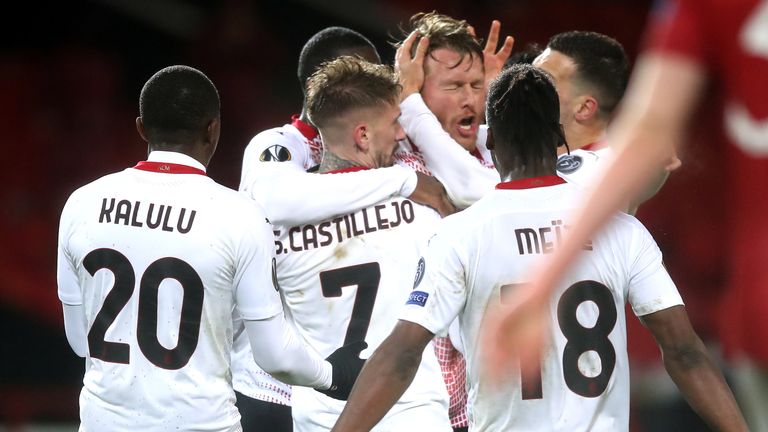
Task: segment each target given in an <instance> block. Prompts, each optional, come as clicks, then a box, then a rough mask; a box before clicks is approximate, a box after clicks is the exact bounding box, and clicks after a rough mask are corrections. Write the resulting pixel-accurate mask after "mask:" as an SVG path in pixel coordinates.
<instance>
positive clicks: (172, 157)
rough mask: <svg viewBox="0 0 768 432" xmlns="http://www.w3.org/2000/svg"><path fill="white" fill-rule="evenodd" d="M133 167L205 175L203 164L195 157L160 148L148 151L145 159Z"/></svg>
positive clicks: (171, 172)
mask: <svg viewBox="0 0 768 432" xmlns="http://www.w3.org/2000/svg"><path fill="white" fill-rule="evenodd" d="M134 168H135V169H140V170H143V171H153V172H161V173H167V174H200V175H206V173H205V166H204V165H203V164H201V163H200V162H199V161H198V160H196V159H195V158H193V157H191V156H188V155H185V154H184V153H177V152H169V151H162V150H155V151H153V152H151V153H149V156H148V157H147V160H146V161H142V162H139V163H138V164H136V166H135V167H134Z"/></svg>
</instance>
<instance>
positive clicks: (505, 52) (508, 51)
mask: <svg viewBox="0 0 768 432" xmlns="http://www.w3.org/2000/svg"><path fill="white" fill-rule="evenodd" d="M514 46H515V38H513V37H512V36H507V37H506V39H504V45H503V46H502V47H501V50H499V56H501V57H502V58H503V59H504V61H506V60H507V59H508V58H509V56H510V55H512V48H513V47H514Z"/></svg>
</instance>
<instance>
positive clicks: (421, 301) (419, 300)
mask: <svg viewBox="0 0 768 432" xmlns="http://www.w3.org/2000/svg"><path fill="white" fill-rule="evenodd" d="M428 298H429V294H428V293H425V292H424V291H411V295H409V296H408V301H407V302H405V304H407V305H409V304H412V305H416V306H421V307H424V305H425V304H426V303H427V299H428Z"/></svg>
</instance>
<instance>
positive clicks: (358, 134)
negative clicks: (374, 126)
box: [353, 122, 371, 153]
mask: <svg viewBox="0 0 768 432" xmlns="http://www.w3.org/2000/svg"><path fill="white" fill-rule="evenodd" d="M353 137H354V140H355V150H357V151H361V152H363V153H367V152H368V149H369V148H370V142H371V131H370V128H369V127H368V123H362V122H361V123H358V124H357V125H356V126H355V129H354V132H353Z"/></svg>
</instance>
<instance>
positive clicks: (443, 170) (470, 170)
mask: <svg viewBox="0 0 768 432" xmlns="http://www.w3.org/2000/svg"><path fill="white" fill-rule="evenodd" d="M416 36H418V34H417V33H412V34H411V35H410V36H408V38H407V39H406V40H405V42H404V43H403V45H402V46H401V47H400V48H399V49H398V50H397V54H396V55H395V70H397V72H398V79H399V80H400V83H401V85H402V86H403V91H402V93H401V96H402V102H401V104H400V109H401V110H402V114H401V115H400V124H401V125H402V126H403V129H405V133H406V135H408V137H409V138H410V139H411V140H412V141H413V142H414V143H415V144H416V145H417V146H418V147H419V149H420V150H421V151H422V154H423V156H424V160H425V162H426V164H427V166H428V167H429V169H430V170H431V171H432V172H433V173H434V174H435V177H437V178H438V179H439V180H440V181H441V182H442V183H443V185H445V189H446V191H447V192H448V195H449V196H450V197H451V200H453V202H454V203H456V205H457V206H460V207H466V206H469V205H470V204H472V203H474V202H475V201H477V200H478V199H480V198H481V197H482V196H483V195H485V194H486V193H487V192H488V191H490V190H492V189H493V187H494V186H495V185H496V184H497V183H499V174H498V172H497V171H496V170H494V169H490V168H486V167H484V166H483V165H481V164H480V163H479V162H478V160H477V159H475V157H474V156H472V155H471V154H469V152H467V151H466V150H465V149H464V148H462V147H461V146H460V145H459V144H458V143H457V142H456V141H454V140H453V138H451V136H450V135H449V134H448V132H446V131H445V130H444V129H443V127H442V125H441V124H440V122H439V121H438V120H437V117H435V115H434V114H433V113H432V111H430V110H429V108H428V107H427V105H426V104H425V103H424V100H423V99H422V98H421V95H420V94H419V91H420V90H421V87H422V85H423V83H424V56H425V53H426V49H427V47H428V46H429V40H428V39H427V38H421V39H420V40H419V45H418V46H417V49H416V52H415V55H414V56H413V57H411V54H410V53H411V47H412V46H413V43H414V41H415V40H416Z"/></svg>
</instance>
